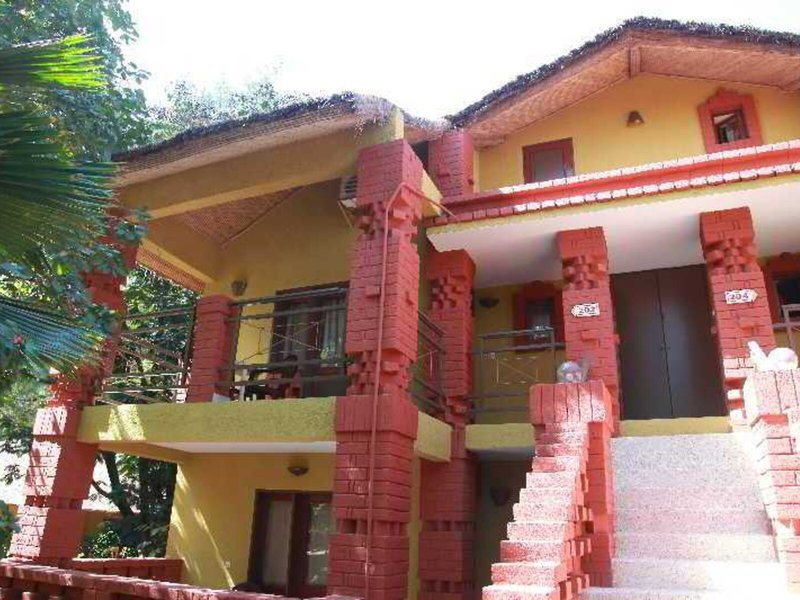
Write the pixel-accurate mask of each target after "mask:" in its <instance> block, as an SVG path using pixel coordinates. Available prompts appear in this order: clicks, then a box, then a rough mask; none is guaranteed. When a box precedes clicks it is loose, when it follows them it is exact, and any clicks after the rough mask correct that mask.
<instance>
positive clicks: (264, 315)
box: [221, 287, 347, 400]
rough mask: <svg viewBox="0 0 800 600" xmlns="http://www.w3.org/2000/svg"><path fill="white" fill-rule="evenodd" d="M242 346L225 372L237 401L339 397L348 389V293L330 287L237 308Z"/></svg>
mask: <svg viewBox="0 0 800 600" xmlns="http://www.w3.org/2000/svg"><path fill="white" fill-rule="evenodd" d="M235 305H236V307H237V309H238V310H237V314H236V316H234V317H233V318H232V319H231V321H232V322H233V323H234V324H235V327H234V329H235V334H234V335H235V337H234V339H236V344H235V345H234V348H233V351H232V355H231V360H230V362H229V363H228V366H227V367H226V369H225V370H224V374H225V375H227V379H226V380H225V381H224V382H221V385H224V386H229V387H230V389H231V399H232V400H260V399H266V398H273V399H276V398H303V397H312V396H338V395H342V394H344V393H345V390H346V388H347V372H346V368H347V362H346V357H345V353H344V339H345V322H346V312H347V289H346V288H344V287H329V288H318V289H310V290H304V291H298V292H291V293H286V294H277V295H275V296H265V297H262V298H253V299H248V300H240V301H237V302H236V303H235Z"/></svg>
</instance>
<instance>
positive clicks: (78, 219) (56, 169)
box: [0, 112, 115, 260]
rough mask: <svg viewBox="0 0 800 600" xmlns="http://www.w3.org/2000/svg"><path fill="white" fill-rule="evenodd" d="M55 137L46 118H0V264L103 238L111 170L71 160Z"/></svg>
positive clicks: (15, 114) (14, 115)
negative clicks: (34, 250) (41, 250)
mask: <svg viewBox="0 0 800 600" xmlns="http://www.w3.org/2000/svg"><path fill="white" fill-rule="evenodd" d="M57 135H58V131H57V129H56V128H55V127H54V126H53V124H52V122H51V120H50V118H48V117H47V116H44V115H37V114H31V113H26V112H9V113H0V257H1V258H2V260H19V259H20V258H21V257H22V256H23V255H24V254H25V253H26V252H28V251H29V250H30V249H31V248H32V247H35V246H39V247H41V248H44V249H48V248H50V249H55V248H58V247H59V246H63V245H64V242H65V241H69V240H74V239H75V238H76V237H80V236H87V239H88V238H96V237H99V236H100V235H102V233H103V226H104V220H105V217H106V214H107V213H106V210H107V208H108V206H109V200H110V198H111V194H112V192H111V189H110V183H111V177H112V176H113V173H114V169H115V166H114V165H113V164H111V163H80V162H76V161H73V160H71V159H70V158H69V156H67V155H66V153H65V151H64V149H63V147H62V146H61V144H59V142H58V139H57Z"/></svg>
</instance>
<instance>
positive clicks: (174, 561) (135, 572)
mask: <svg viewBox="0 0 800 600" xmlns="http://www.w3.org/2000/svg"><path fill="white" fill-rule="evenodd" d="M70 569H72V570H74V571H88V572H89V573H97V574H100V575H120V576H122V577H136V578H138V579H152V580H155V581H171V582H174V583H179V582H180V580H181V571H182V570H183V561H182V560H181V559H179V558H75V559H73V560H72V562H71V564H70Z"/></svg>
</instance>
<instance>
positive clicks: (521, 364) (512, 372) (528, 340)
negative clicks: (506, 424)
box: [471, 327, 563, 412]
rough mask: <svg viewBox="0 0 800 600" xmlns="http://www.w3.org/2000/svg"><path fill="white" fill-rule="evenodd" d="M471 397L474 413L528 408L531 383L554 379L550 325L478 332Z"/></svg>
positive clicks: (556, 345)
mask: <svg viewBox="0 0 800 600" xmlns="http://www.w3.org/2000/svg"><path fill="white" fill-rule="evenodd" d="M477 346H478V347H477V348H476V349H475V350H474V352H473V355H474V357H475V380H474V386H473V390H474V393H473V394H472V396H471V398H472V401H473V404H474V406H475V408H474V409H473V410H474V411H475V412H509V411H513V412H518V411H519V412H522V411H527V410H528V391H529V389H530V387H531V386H532V385H533V384H535V383H542V382H552V381H555V380H556V369H557V368H558V356H557V350H558V349H559V348H562V347H563V344H559V343H557V342H556V340H555V333H554V331H553V328H552V327H534V328H532V329H518V330H512V331H496V332H491V333H482V334H479V335H478V343H477Z"/></svg>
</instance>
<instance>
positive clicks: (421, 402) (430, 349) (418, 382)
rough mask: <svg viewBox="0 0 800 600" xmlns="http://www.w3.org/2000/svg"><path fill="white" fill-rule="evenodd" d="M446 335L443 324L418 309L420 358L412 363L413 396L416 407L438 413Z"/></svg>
mask: <svg viewBox="0 0 800 600" xmlns="http://www.w3.org/2000/svg"><path fill="white" fill-rule="evenodd" d="M443 336H444V332H443V331H442V330H441V328H440V327H439V326H438V325H436V323H434V322H433V321H431V320H430V318H429V317H428V316H427V315H426V314H425V313H423V312H422V311H419V327H418V334H417V360H415V361H414V364H413V366H412V379H413V381H412V384H411V396H412V398H413V399H414V401H415V402H416V404H417V407H419V408H420V409H421V410H423V411H425V412H426V413H428V414H439V413H441V412H442V410H443V408H444V390H443V388H442V371H443V368H444V344H443V341H442V338H443Z"/></svg>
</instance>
